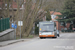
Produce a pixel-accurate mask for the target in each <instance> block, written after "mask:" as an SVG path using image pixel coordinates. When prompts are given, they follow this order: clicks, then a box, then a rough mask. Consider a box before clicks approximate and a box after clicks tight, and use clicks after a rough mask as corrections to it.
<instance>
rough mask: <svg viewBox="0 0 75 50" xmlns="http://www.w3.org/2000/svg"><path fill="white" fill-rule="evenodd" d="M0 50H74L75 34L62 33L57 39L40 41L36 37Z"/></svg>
mask: <svg viewBox="0 0 75 50" xmlns="http://www.w3.org/2000/svg"><path fill="white" fill-rule="evenodd" d="M0 50H75V34H74V33H63V34H60V37H58V38H45V39H40V38H39V37H37V38H34V39H28V41H23V42H18V43H15V44H11V45H8V46H4V47H0Z"/></svg>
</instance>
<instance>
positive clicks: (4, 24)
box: [0, 18, 10, 32]
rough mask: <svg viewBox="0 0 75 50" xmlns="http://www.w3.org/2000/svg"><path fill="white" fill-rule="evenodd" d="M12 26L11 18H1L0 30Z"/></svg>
mask: <svg viewBox="0 0 75 50" xmlns="http://www.w3.org/2000/svg"><path fill="white" fill-rule="evenodd" d="M9 28H10V23H9V18H2V19H0V32H1V31H4V30H6V29H9Z"/></svg>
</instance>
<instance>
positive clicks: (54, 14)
mask: <svg viewBox="0 0 75 50" xmlns="http://www.w3.org/2000/svg"><path fill="white" fill-rule="evenodd" d="M50 14H51V19H52V20H53V21H54V22H56V28H57V30H60V31H61V30H67V29H69V26H70V23H66V26H65V27H64V26H63V22H58V21H57V20H56V19H58V16H57V15H62V14H61V13H60V12H55V11H50Z"/></svg>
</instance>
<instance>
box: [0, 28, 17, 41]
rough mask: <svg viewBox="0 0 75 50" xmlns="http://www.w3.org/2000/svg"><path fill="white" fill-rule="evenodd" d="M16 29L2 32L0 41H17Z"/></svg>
mask: <svg viewBox="0 0 75 50" xmlns="http://www.w3.org/2000/svg"><path fill="white" fill-rule="evenodd" d="M15 35H16V34H15V31H14V29H8V30H5V31H3V32H0V41H6V40H12V39H15Z"/></svg>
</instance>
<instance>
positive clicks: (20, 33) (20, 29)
mask: <svg viewBox="0 0 75 50" xmlns="http://www.w3.org/2000/svg"><path fill="white" fill-rule="evenodd" d="M20 38H21V21H20Z"/></svg>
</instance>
